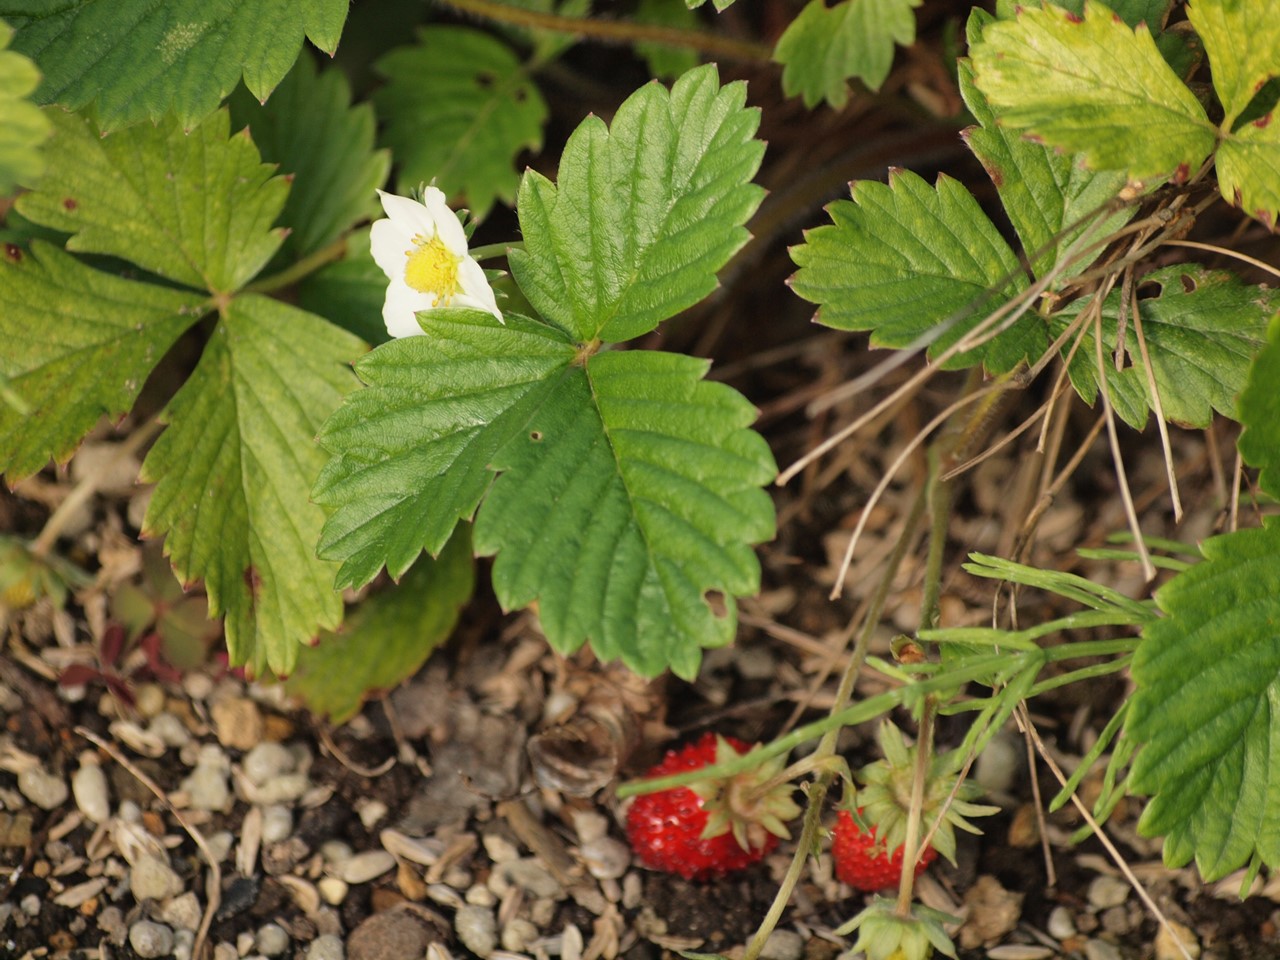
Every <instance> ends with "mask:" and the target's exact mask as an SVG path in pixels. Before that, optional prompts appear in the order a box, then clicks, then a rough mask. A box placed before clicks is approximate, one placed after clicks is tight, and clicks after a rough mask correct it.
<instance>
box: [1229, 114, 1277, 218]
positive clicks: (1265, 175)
mask: <svg viewBox="0 0 1280 960" xmlns="http://www.w3.org/2000/svg"><path fill="white" fill-rule="evenodd" d="M1214 162H1215V163H1216V164H1217V168H1218V189H1220V190H1221V191H1222V195H1223V196H1224V197H1226V198H1227V199H1228V200H1230V201H1231V202H1232V203H1234V204H1236V205H1237V206H1239V207H1240V208H1241V209H1243V210H1244V212H1245V213H1247V214H1249V216H1251V217H1254V218H1256V219H1258V220H1260V221H1262V222H1263V223H1264V224H1266V225H1267V227H1269V228H1270V229H1272V230H1274V229H1275V228H1276V225H1277V223H1280V111H1275V110H1273V111H1272V112H1271V113H1268V114H1267V115H1266V116H1264V117H1260V118H1259V119H1257V120H1254V121H1253V122H1252V123H1246V124H1245V125H1244V126H1243V127H1240V128H1239V129H1238V130H1236V131H1235V132H1233V133H1230V134H1227V135H1225V136H1224V137H1223V140H1222V143H1221V144H1219V145H1218V155H1217V157H1216V158H1215V160H1214Z"/></svg>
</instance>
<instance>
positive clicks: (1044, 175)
mask: <svg viewBox="0 0 1280 960" xmlns="http://www.w3.org/2000/svg"><path fill="white" fill-rule="evenodd" d="M985 16H986V15H985V14H982V12H981V11H975V12H974V13H973V14H972V15H971V18H970V25H971V30H973V29H977V28H978V23H979V22H980V18H982V17H985ZM958 70H959V78H960V93H961V95H962V96H963V97H964V102H965V103H966V104H967V105H968V107H969V111H970V112H971V113H972V114H973V115H974V118H975V119H977V121H978V123H979V124H980V126H976V127H969V128H968V129H967V130H965V131H963V133H962V134H961V135H962V136H963V137H964V140H965V143H967V144H968V145H969V149H970V150H972V151H973V154H974V156H976V157H977V158H978V160H979V161H980V162H981V163H982V166H983V167H984V168H985V169H986V171H987V175H988V176H989V177H991V182H992V183H993V184H994V185H995V188H996V192H997V193H998V194H999V195H1000V202H1001V203H1002V204H1003V205H1004V209H1005V213H1006V214H1008V216H1009V220H1010V221H1011V222H1012V223H1013V228H1014V230H1015V231H1017V234H1018V239H1019V240H1021V241H1022V248H1023V249H1024V250H1025V251H1026V252H1027V257H1028V259H1029V260H1030V261H1031V267H1032V272H1033V273H1034V274H1035V276H1036V277H1037V278H1043V277H1045V276H1047V275H1048V274H1049V273H1050V272H1052V271H1054V270H1056V269H1059V268H1062V272H1061V273H1060V274H1059V276H1058V279H1057V280H1056V281H1055V282H1054V283H1053V284H1052V285H1051V289H1052V288H1057V287H1060V286H1061V285H1062V284H1063V283H1065V282H1066V281H1067V280H1069V279H1070V278H1071V277H1073V276H1075V275H1076V274H1078V273H1080V272H1081V271H1082V270H1085V269H1087V268H1088V267H1089V265H1090V264H1091V263H1092V262H1093V261H1094V260H1096V259H1097V258H1098V257H1099V256H1101V255H1102V248H1101V247H1100V248H1099V249H1098V250H1097V251H1095V252H1094V253H1093V254H1092V256H1089V257H1083V258H1081V259H1080V260H1078V261H1077V262H1076V263H1075V264H1074V265H1073V266H1066V265H1065V263H1064V261H1065V260H1066V259H1067V253H1068V250H1069V249H1070V247H1071V244H1072V243H1073V242H1075V241H1076V239H1078V238H1079V237H1080V235H1081V234H1082V233H1084V232H1085V231H1086V230H1089V231H1090V236H1092V237H1094V238H1101V237H1105V236H1107V235H1108V234H1109V233H1111V232H1112V231H1114V230H1116V229H1118V228H1120V227H1122V226H1124V224H1125V223H1127V222H1128V221H1129V219H1130V218H1131V217H1132V216H1133V209H1132V208H1125V209H1122V210H1120V211H1119V212H1117V213H1115V214H1112V215H1111V216H1110V217H1108V218H1106V220H1105V222H1104V223H1101V224H1098V223H1096V222H1095V221H1094V220H1089V221H1088V222H1085V223H1082V222H1081V221H1082V220H1084V219H1085V218H1086V217H1088V216H1089V215H1090V214H1092V213H1094V212H1095V211H1097V210H1099V209H1101V208H1102V207H1103V206H1105V205H1106V204H1107V203H1108V202H1109V201H1110V200H1112V199H1113V198H1114V197H1115V196H1116V195H1117V194H1118V193H1119V192H1120V189H1121V188H1122V187H1123V186H1124V183H1125V177H1124V174H1122V173H1117V172H1114V171H1104V172H1100V173H1095V172H1092V171H1089V170H1086V169H1085V168H1084V167H1083V165H1082V164H1081V163H1080V162H1079V158H1078V157H1075V156H1069V155H1065V154H1062V153H1060V152H1058V151H1056V150H1051V149H1050V148H1048V147H1045V146H1043V145H1041V144H1038V143H1032V142H1031V141H1030V140H1026V139H1023V138H1022V137H1019V136H1018V135H1017V134H1015V133H1014V132H1013V131H1011V130H1009V129H1008V128H1007V127H1004V126H1001V125H1000V123H999V122H998V120H997V119H996V115H995V113H993V112H992V110H991V106H990V104H988V103H987V98H986V97H984V96H983V95H982V92H981V91H980V90H978V88H977V87H975V86H974V84H973V66H972V64H971V63H970V62H969V61H968V60H961V61H960V62H959V64H958Z"/></svg>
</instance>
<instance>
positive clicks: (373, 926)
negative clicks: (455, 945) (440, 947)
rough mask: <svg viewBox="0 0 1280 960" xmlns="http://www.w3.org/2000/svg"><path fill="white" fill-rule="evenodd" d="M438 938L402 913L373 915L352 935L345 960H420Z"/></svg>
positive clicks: (425, 925)
mask: <svg viewBox="0 0 1280 960" xmlns="http://www.w3.org/2000/svg"><path fill="white" fill-rule="evenodd" d="M438 939H439V934H438V933H437V932H436V931H435V930H434V929H433V928H432V927H431V926H429V925H428V924H426V923H423V922H422V921H421V920H419V919H418V918H417V917H415V916H414V915H413V914H411V913H409V912H408V911H405V910H392V911H390V912H389V913H375V914H374V915H373V916H371V917H369V918H367V919H366V920H364V921H363V922H362V923H361V924H360V925H359V926H358V927H356V928H355V930H353V931H352V932H351V936H350V938H349V939H348V940H347V960H421V958H422V956H423V954H425V953H426V952H427V947H429V946H430V945H431V944H432V943H434V942H436V941H437V940H438Z"/></svg>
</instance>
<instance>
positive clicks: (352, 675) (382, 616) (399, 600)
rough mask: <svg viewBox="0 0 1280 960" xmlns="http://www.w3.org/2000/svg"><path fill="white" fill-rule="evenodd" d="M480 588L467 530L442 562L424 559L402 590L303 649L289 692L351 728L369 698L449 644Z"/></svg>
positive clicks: (375, 599)
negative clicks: (471, 599) (337, 630)
mask: <svg viewBox="0 0 1280 960" xmlns="http://www.w3.org/2000/svg"><path fill="white" fill-rule="evenodd" d="M474 586H475V564H474V563H473V562H472V559H471V538H470V537H469V536H468V535H467V533H466V531H465V530H462V529H459V530H458V532H456V533H455V534H454V535H453V536H452V537H451V538H450V539H449V542H448V543H447V544H446V545H445V547H444V549H443V550H442V551H441V553H440V556H439V558H438V559H431V558H427V557H424V558H422V559H421V560H419V561H418V562H417V563H415V564H414V565H413V567H412V568H411V569H410V570H409V572H408V573H407V574H406V575H405V578H404V579H403V580H401V581H400V583H399V585H397V586H396V587H394V588H392V589H390V590H384V591H383V592H382V593H379V594H376V595H374V596H372V597H369V598H368V599H367V600H365V601H364V602H363V603H362V604H360V606H359V607H358V608H357V609H356V611H355V612H354V613H353V614H352V615H351V616H349V617H347V619H346V622H345V623H344V624H343V625H342V630H341V631H340V632H338V633H329V632H327V631H326V632H325V633H322V634H321V635H320V642H319V643H317V644H316V645H315V646H314V647H303V648H302V649H301V650H300V651H299V652H298V667H297V670H296V671H294V673H293V674H292V676H290V677H289V680H288V682H287V683H286V684H285V689H286V690H288V692H289V693H290V694H292V695H294V696H296V697H301V698H302V700H303V702H304V703H305V704H306V705H307V709H308V710H310V711H311V712H312V713H314V714H318V715H320V716H327V717H328V718H329V722H330V723H333V724H340V723H346V722H347V721H348V720H350V719H351V718H352V717H353V716H354V715H355V714H356V712H357V711H359V709H360V706H361V704H362V703H364V700H365V697H367V696H369V695H370V694H372V693H376V692H378V691H381V690H391V689H393V688H394V687H396V686H398V685H399V684H400V683H401V682H403V681H404V680H407V679H408V678H409V677H411V676H413V675H414V673H416V672H417V670H418V668H419V667H421V666H422V664H423V662H424V661H425V660H426V659H427V657H428V656H430V655H431V652H432V651H433V650H435V648H436V647H438V646H439V645H440V644H441V643H443V642H444V641H445V640H447V639H448V637H449V634H450V633H452V632H453V628H454V626H455V625H456V624H457V622H458V614H459V613H460V612H461V610H462V606H463V604H465V603H466V602H467V600H468V599H469V598H470V596H471V591H472V589H473V588H474Z"/></svg>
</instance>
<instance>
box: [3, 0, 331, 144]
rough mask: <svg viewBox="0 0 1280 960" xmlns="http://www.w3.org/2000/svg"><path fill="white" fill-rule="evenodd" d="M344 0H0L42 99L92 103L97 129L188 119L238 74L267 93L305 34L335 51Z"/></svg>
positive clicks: (209, 108) (208, 108)
mask: <svg viewBox="0 0 1280 960" xmlns="http://www.w3.org/2000/svg"><path fill="white" fill-rule="evenodd" d="M348 6H349V4H348V2H347V0H235V2H232V0H213V2H208V3H203V2H198V0H110V2H99V0H0V17H3V18H5V19H7V20H8V21H9V23H10V25H11V26H13V27H15V28H16V29H17V31H18V33H17V36H16V37H15V39H14V49H15V50H18V51H19V52H22V53H25V54H27V55H28V56H30V57H32V58H33V59H35V61H36V63H37V64H38V65H39V67H40V69H41V71H42V72H43V73H44V82H43V83H41V85H40V88H39V90H37V92H36V99H37V100H38V101H39V102H40V103H60V104H63V105H64V106H66V107H69V108H71V109H72V110H77V109H79V108H80V107H83V106H86V105H88V104H90V103H93V104H95V106H96V109H95V115H96V116H97V117H98V118H99V122H100V123H101V124H102V126H103V129H104V130H113V129H115V128H117V127H120V126H122V125H124V124H128V123H133V122H135V121H138V120H146V119H150V120H158V119H160V118H161V117H162V116H164V115H166V114H173V115H176V116H177V118H178V121H179V122H180V124H181V126H184V127H193V126H195V125H196V124H197V123H198V122H199V121H201V120H202V119H203V118H204V117H205V116H207V115H208V114H210V113H212V112H213V111H214V110H215V109H217V106H218V104H219V103H221V102H222V98H223V97H225V96H226V95H227V94H229V93H230V92H231V91H232V89H233V88H234V87H235V85H236V82H237V81H238V80H239V79H240V77H241V75H243V76H244V82H245V85H246V86H247V87H248V88H249V90H250V92H251V93H252V94H253V95H254V96H255V97H257V98H258V99H260V100H265V99H266V98H267V95H268V94H270V93H271V91H272V90H273V89H274V88H275V85H276V84H277V83H279V82H280V81H281V79H283V77H284V75H285V74H286V73H288V72H289V68H290V67H291V66H293V62H294V61H295V60H296V59H297V58H298V50H299V48H300V47H301V45H302V39H303V36H304V35H305V36H306V37H308V38H310V39H311V41H312V43H314V44H315V45H316V46H318V47H320V49H322V50H325V51H327V52H328V53H333V51H334V50H335V49H336V48H337V45H338V37H339V36H340V35H341V34H342V25H343V22H344V21H345V20H346V17H347V7H348Z"/></svg>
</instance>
